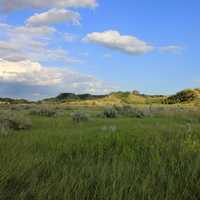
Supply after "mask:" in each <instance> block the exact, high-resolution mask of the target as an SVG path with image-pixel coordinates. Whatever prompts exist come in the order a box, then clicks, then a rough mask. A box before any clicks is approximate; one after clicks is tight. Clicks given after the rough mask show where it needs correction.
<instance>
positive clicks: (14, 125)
mask: <svg viewBox="0 0 200 200" xmlns="http://www.w3.org/2000/svg"><path fill="white" fill-rule="evenodd" d="M31 126H32V123H31V120H30V119H29V118H27V116H24V115H22V114H18V113H13V112H8V111H6V112H1V113H0V134H8V133H9V132H10V131H11V130H16V131H19V130H25V129H30V128H31Z"/></svg>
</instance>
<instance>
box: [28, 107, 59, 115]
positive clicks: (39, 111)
mask: <svg viewBox="0 0 200 200" xmlns="http://www.w3.org/2000/svg"><path fill="white" fill-rule="evenodd" d="M30 114H31V115H39V116H43V117H55V116H56V115H57V111H56V109H54V108H51V107H47V106H44V107H40V108H36V109H34V110H32V111H31V112H30Z"/></svg>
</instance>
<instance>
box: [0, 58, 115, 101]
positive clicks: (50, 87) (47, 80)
mask: <svg viewBox="0 0 200 200" xmlns="http://www.w3.org/2000/svg"><path fill="white" fill-rule="evenodd" d="M0 84H1V86H2V87H3V85H4V86H5V85H6V89H7V90H8V91H9V90H11V91H12V92H13V88H14V87H15V86H18V85H20V87H19V88H18V90H20V91H18V92H19V94H20V95H21V96H23V95H24V96H23V97H26V94H22V93H23V91H24V90H25V88H29V89H30V90H31V88H32V89H33V88H34V90H33V91H32V90H31V91H29V95H30V93H31V94H36V93H37V94H41V93H42V94H41V95H43V97H44V96H48V95H50V94H55V95H56V94H58V93H60V92H74V93H94V94H105V93H108V92H111V91H112V90H113V88H111V86H108V85H107V84H105V83H104V82H102V81H99V80H97V79H96V78H95V77H93V76H89V75H85V74H81V73H79V72H76V71H74V70H71V69H68V68H55V67H54V68H52V67H44V66H42V65H41V64H39V63H37V62H32V61H30V60H24V61H19V62H10V61H6V60H2V59H0ZM9 85H10V87H12V88H9ZM25 91H26V92H27V89H26V90H25ZM5 93H6V91H2V88H1V89H0V95H1V96H2V94H5ZM6 94H7V95H8V93H6ZM10 95H12V94H10ZM10 95H9V96H10ZM16 95H17V94H16ZM40 97H42V96H40Z"/></svg>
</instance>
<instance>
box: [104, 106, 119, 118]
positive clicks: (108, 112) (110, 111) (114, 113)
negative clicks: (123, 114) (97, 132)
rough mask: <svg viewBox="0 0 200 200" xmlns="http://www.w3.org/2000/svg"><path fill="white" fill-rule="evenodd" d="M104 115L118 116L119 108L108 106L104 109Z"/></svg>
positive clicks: (108, 116) (107, 116) (109, 116)
mask: <svg viewBox="0 0 200 200" xmlns="http://www.w3.org/2000/svg"><path fill="white" fill-rule="evenodd" d="M103 115H104V117H106V118H116V117H117V115H118V113H117V110H116V109H115V108H114V107H108V108H105V109H104V111H103Z"/></svg>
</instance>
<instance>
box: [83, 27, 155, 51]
mask: <svg viewBox="0 0 200 200" xmlns="http://www.w3.org/2000/svg"><path fill="white" fill-rule="evenodd" d="M83 41H84V42H90V43H96V44H100V45H103V46H105V47H108V48H112V49H116V50H119V51H123V52H126V53H129V54H143V53H147V52H149V51H152V50H153V49H154V47H153V46H151V45H149V44H147V43H146V42H144V41H142V40H140V39H138V38H136V37H134V36H128V35H121V34H120V33H119V32H118V31H114V30H108V31H105V32H94V33H89V34H88V35H87V36H86V37H85V38H84V39H83Z"/></svg>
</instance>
